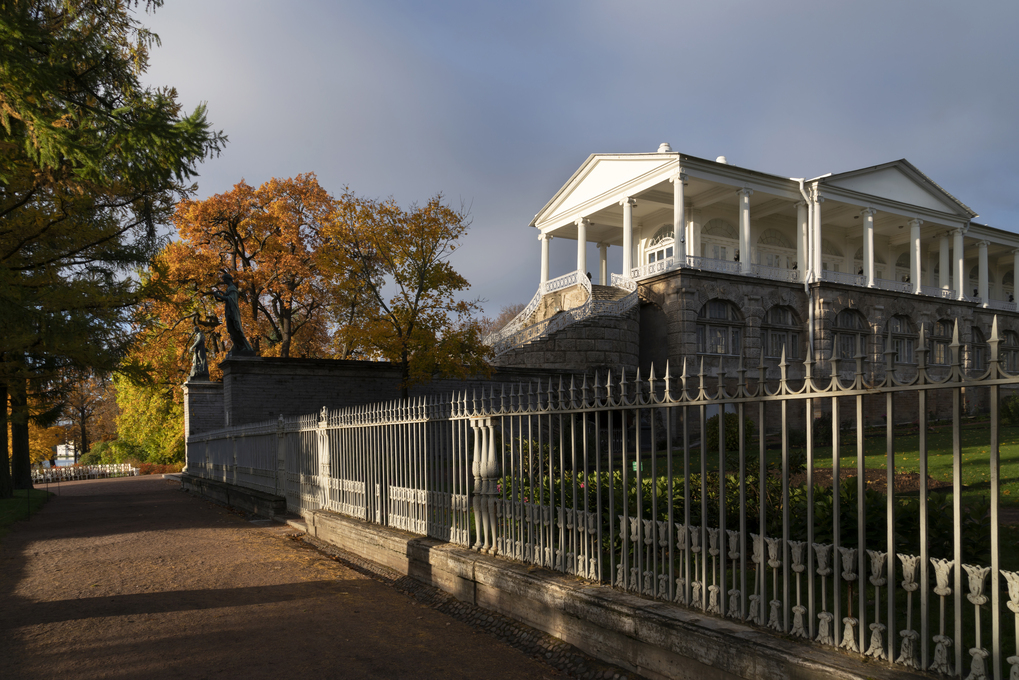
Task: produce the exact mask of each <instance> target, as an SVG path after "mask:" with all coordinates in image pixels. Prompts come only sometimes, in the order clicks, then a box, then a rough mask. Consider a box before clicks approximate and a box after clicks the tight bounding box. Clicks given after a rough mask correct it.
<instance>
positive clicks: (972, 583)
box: [962, 564, 991, 680]
mask: <svg viewBox="0 0 1019 680" xmlns="http://www.w3.org/2000/svg"><path fill="white" fill-rule="evenodd" d="M962 568H963V569H965V570H966V576H968V577H969V579H968V580H969V593H968V594H967V595H966V599H967V600H969V601H970V603H971V604H972V605H973V611H974V615H975V617H976V619H975V620H976V629H977V630H976V644H975V645H973V647H972V648H971V649H970V650H969V655H970V657H971V661H970V667H969V675H967V676H966V680H986V678H987V666H986V664H985V661H986V660H987V657H988V656H990V653H988V651H987V650H986V649H984V648H983V647H981V646H980V605H983V604H987V596H986V595H984V581H985V580H986V579H987V574H989V573H990V571H991V568H990V567H980V566H974V565H972V564H964V565H962Z"/></svg>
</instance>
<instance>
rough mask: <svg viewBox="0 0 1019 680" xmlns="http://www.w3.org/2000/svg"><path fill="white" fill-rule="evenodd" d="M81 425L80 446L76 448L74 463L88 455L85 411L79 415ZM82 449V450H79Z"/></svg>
mask: <svg viewBox="0 0 1019 680" xmlns="http://www.w3.org/2000/svg"><path fill="white" fill-rule="evenodd" d="M78 416H79V418H80V419H81V423H80V425H79V428H78V446H75V447H74V448H75V452H74V462H75V463H77V462H78V461H79V460H80V459H81V457H82V456H84V455H85V454H86V453H88V430H86V429H85V419H86V418H87V416H86V415H85V409H82V410H81V411H80V412H79V413H78ZM79 447H80V448H79Z"/></svg>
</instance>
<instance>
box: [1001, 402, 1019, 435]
mask: <svg viewBox="0 0 1019 680" xmlns="http://www.w3.org/2000/svg"><path fill="white" fill-rule="evenodd" d="M1001 422H1002V423H1004V424H1005V425H1011V426H1013V427H1015V426H1017V425H1019V394H1014V395H1012V396H1011V397H1005V398H1004V399H1002V400H1001Z"/></svg>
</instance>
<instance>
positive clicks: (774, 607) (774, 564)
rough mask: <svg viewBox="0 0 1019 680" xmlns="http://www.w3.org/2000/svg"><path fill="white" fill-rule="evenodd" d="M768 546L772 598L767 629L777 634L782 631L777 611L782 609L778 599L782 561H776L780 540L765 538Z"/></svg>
mask: <svg viewBox="0 0 1019 680" xmlns="http://www.w3.org/2000/svg"><path fill="white" fill-rule="evenodd" d="M764 541H765V542H766V543H767V544H768V566H769V567H771V579H772V587H771V593H772V595H773V597H774V599H773V600H771V602H769V604H770V605H771V613H770V615H769V616H768V627H769V628H773V629H775V630H777V631H779V632H785V631H783V630H782V622H781V621H780V620H779V611H780V610H781V608H782V600H780V599H778V568H779V567H781V566H782V560H780V559H778V549H779V547H780V546H781V541H782V539H781V538H765V539H764Z"/></svg>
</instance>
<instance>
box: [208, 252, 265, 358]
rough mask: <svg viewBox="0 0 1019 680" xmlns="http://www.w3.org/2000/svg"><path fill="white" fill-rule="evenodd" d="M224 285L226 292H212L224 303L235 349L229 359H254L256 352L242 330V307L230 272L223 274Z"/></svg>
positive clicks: (227, 327)
mask: <svg viewBox="0 0 1019 680" xmlns="http://www.w3.org/2000/svg"><path fill="white" fill-rule="evenodd" d="M223 283H224V284H226V292H225V293H220V292H219V291H218V290H213V291H212V296H213V297H214V298H216V299H217V300H219V301H220V302H222V303H223V307H224V316H225V317H226V330H227V333H229V334H230V342H231V343H232V344H233V347H231V348H230V351H229V352H227V356H228V357H253V356H255V352H254V350H252V349H251V345H249V344H248V339H247V338H245V337H244V330H243V329H242V328H241V307H240V305H239V304H238V302H237V298H238V295H239V293H238V291H237V284H235V283H234V279H233V277H232V276H230V274H229V273H228V272H223Z"/></svg>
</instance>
